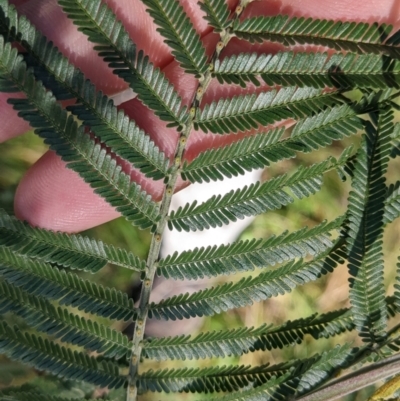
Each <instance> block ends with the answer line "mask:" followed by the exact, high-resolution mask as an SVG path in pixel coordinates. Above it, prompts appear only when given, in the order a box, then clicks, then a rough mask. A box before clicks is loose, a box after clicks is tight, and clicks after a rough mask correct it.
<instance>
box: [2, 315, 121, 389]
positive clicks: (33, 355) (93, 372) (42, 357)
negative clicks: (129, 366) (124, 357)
mask: <svg viewBox="0 0 400 401" xmlns="http://www.w3.org/2000/svg"><path fill="white" fill-rule="evenodd" d="M0 350H1V352H2V353H4V354H5V355H7V356H8V357H9V358H11V359H14V360H17V361H23V362H24V363H25V364H28V365H30V366H33V367H35V368H36V369H38V370H46V371H51V372H52V373H53V374H55V375H57V376H59V377H65V378H68V379H78V380H86V381H88V382H90V383H93V384H96V385H99V386H106V387H109V388H117V387H121V386H123V385H124V382H125V378H124V377H122V376H120V375H119V372H118V366H117V365H115V364H112V363H110V362H106V361H103V362H97V361H96V358H94V357H90V356H88V355H85V354H83V353H79V352H77V351H71V350H70V349H67V348H64V347H61V346H60V345H58V344H56V343H54V342H52V341H49V340H47V339H43V338H41V337H37V336H36V335H34V334H29V333H26V332H25V333H24V332H21V331H20V330H19V329H17V328H15V329H13V328H11V327H10V326H8V325H7V324H6V323H5V322H1V323H0Z"/></svg>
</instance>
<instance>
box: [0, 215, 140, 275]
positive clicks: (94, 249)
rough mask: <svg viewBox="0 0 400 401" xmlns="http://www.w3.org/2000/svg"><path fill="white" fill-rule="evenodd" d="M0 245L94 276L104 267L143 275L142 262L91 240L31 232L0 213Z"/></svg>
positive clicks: (57, 233)
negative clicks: (128, 270)
mask: <svg viewBox="0 0 400 401" xmlns="http://www.w3.org/2000/svg"><path fill="white" fill-rule="evenodd" d="M0 245H4V246H7V247H9V248H11V249H13V250H14V251H16V252H18V253H19V254H21V255H26V256H29V257H32V258H38V259H40V260H43V261H44V262H51V263H56V264H58V265H61V266H65V267H70V268H72V269H78V270H84V271H89V272H92V273H96V272H97V271H99V270H100V269H101V268H103V267H104V266H105V265H106V264H107V263H112V264H115V265H117V266H121V267H125V268H128V269H132V270H137V271H142V270H144V268H145V261H144V260H141V259H140V258H138V257H137V256H135V255H133V254H132V253H131V252H128V251H126V250H125V249H122V248H118V247H114V246H113V245H108V244H105V243H104V242H102V241H97V240H95V239H93V238H88V237H82V236H80V235H74V234H69V235H67V234H64V233H59V232H54V231H50V230H45V229H41V228H37V227H35V228H33V227H31V226H30V225H29V224H27V223H24V222H22V221H20V220H18V219H17V218H15V217H12V216H10V215H8V214H7V213H6V212H5V211H4V210H3V209H0Z"/></svg>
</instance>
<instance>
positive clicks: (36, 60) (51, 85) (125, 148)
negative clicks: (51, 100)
mask: <svg viewBox="0 0 400 401" xmlns="http://www.w3.org/2000/svg"><path fill="white" fill-rule="evenodd" d="M0 32H1V33H3V34H4V35H6V36H7V37H8V38H9V39H10V40H12V41H18V43H20V44H21V45H22V46H23V47H24V49H25V50H26V51H27V52H28V53H26V54H25V55H24V60H25V62H26V63H27V65H28V67H31V68H33V71H34V74H35V77H36V78H37V79H38V80H41V81H42V82H43V84H44V86H46V87H47V88H48V89H50V90H51V91H52V93H53V94H54V96H55V97H56V98H57V99H58V100H64V99H75V103H74V104H73V105H70V106H68V107H67V110H69V111H70V112H72V113H73V114H74V115H76V116H77V117H78V118H79V119H80V120H81V121H82V122H83V123H84V124H85V125H88V126H89V127H90V129H91V130H92V131H93V132H94V133H95V134H96V136H97V137H98V138H100V139H101V141H102V142H103V143H104V144H105V145H106V146H109V147H110V148H111V149H112V151H113V152H114V153H115V154H117V155H118V156H120V157H122V158H124V159H125V160H127V161H129V162H130V163H132V165H134V166H135V167H137V168H139V169H140V171H142V173H144V174H145V175H146V176H147V177H150V178H153V179H161V178H164V177H165V176H166V175H167V173H168V164H169V160H168V159H167V158H166V157H165V155H164V153H162V152H160V150H159V149H158V147H157V146H155V144H154V142H153V141H151V140H150V138H149V136H148V135H147V134H146V133H145V132H144V131H143V130H141V129H139V127H138V126H137V125H136V124H135V122H134V121H133V120H131V119H129V118H128V116H126V114H125V113H124V111H123V110H118V109H117V108H116V107H115V106H114V104H113V102H112V100H111V99H110V98H108V97H107V96H106V95H104V94H103V93H101V92H97V91H96V88H95V86H94V85H93V84H92V83H91V82H90V81H89V80H88V79H86V78H85V76H84V75H83V73H82V72H81V71H80V70H79V69H77V68H76V67H74V66H73V65H72V64H71V63H70V62H69V60H68V59H67V58H66V57H65V56H63V55H62V53H61V52H60V51H59V50H58V49H57V48H56V47H55V46H54V45H53V43H52V42H49V41H48V40H47V39H46V37H44V36H43V35H42V34H41V33H40V32H39V31H38V30H36V29H35V27H34V26H33V25H32V24H31V23H30V22H29V21H28V20H27V19H26V17H25V16H22V17H19V16H18V13H17V11H16V10H15V8H14V6H11V5H9V4H8V1H7V0H1V1H0Z"/></svg>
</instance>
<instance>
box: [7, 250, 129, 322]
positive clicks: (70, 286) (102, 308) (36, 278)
mask: <svg viewBox="0 0 400 401" xmlns="http://www.w3.org/2000/svg"><path fill="white" fill-rule="evenodd" d="M0 274H1V275H2V277H3V278H4V279H5V280H7V281H8V282H9V283H10V284H12V285H14V286H16V287H20V288H21V289H23V290H24V291H26V292H27V293H29V294H31V295H36V296H42V297H44V298H47V299H49V300H57V301H58V302H59V303H60V304H61V305H66V306H74V307H77V308H78V309H80V310H83V311H84V312H87V313H92V314H96V315H99V316H103V317H108V318H110V319H115V320H122V319H123V320H129V319H132V318H135V315H136V310H135V308H134V306H133V300H132V299H130V298H128V296H127V295H126V294H123V293H122V292H120V291H117V290H116V289H115V288H111V289H110V288H106V287H103V286H101V285H99V284H95V283H93V282H91V281H88V280H83V279H81V278H79V277H78V276H77V275H75V274H72V273H69V272H66V271H64V270H59V269H57V268H56V267H53V266H51V265H49V264H47V263H43V262H38V261H35V260H30V259H28V258H26V257H24V256H20V255H18V254H17V253H13V252H12V251H11V250H9V249H8V248H5V247H3V246H0Z"/></svg>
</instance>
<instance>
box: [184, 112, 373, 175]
mask: <svg viewBox="0 0 400 401" xmlns="http://www.w3.org/2000/svg"><path fill="white" fill-rule="evenodd" d="M359 107H360V106H359V105H358V104H354V105H352V106H351V105H339V106H334V107H332V108H327V109H326V110H323V111H322V112H320V113H318V114H316V115H315V116H312V117H308V118H305V119H303V120H300V121H298V122H297V123H296V125H295V127H294V129H293V131H292V138H287V139H284V140H280V138H281V136H282V135H283V132H284V129H283V128H278V129H275V130H270V131H268V132H262V133H259V134H256V135H252V136H248V137H246V138H244V139H242V140H240V141H237V142H234V143H232V144H231V145H227V146H224V147H221V148H216V149H211V150H206V151H205V152H202V153H200V154H199V155H198V156H197V157H196V158H195V159H194V160H193V161H192V162H190V163H189V164H188V163H187V162H185V164H184V166H183V169H182V174H181V175H182V178H183V179H185V180H189V181H190V182H200V183H202V182H204V181H205V182H209V181H210V180H212V181H217V180H223V179H224V178H225V177H228V178H231V177H232V176H235V177H236V176H238V175H239V174H245V172H246V171H251V170H253V169H257V168H263V167H267V166H269V165H270V164H272V163H275V162H278V161H281V160H284V159H288V158H292V157H295V155H296V152H306V153H308V152H311V151H313V150H316V149H319V148H320V147H324V146H327V145H330V144H331V143H332V141H334V140H335V141H336V140H339V139H342V138H343V137H345V136H350V135H352V134H355V133H356V132H357V131H358V130H360V129H362V127H363V125H362V120H361V119H360V118H359V117H358V116H357V115H356V114H357V109H358V108H359ZM364 107H365V106H364Z"/></svg>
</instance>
